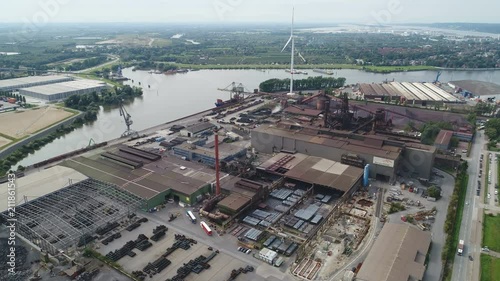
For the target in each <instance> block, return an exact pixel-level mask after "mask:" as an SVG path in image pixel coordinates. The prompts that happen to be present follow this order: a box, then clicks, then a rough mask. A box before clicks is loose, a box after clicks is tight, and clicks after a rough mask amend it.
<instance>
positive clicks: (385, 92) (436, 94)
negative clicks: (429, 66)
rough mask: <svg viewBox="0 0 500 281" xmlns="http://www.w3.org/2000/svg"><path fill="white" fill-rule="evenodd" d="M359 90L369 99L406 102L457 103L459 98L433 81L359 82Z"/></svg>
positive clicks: (423, 103)
mask: <svg viewBox="0 0 500 281" xmlns="http://www.w3.org/2000/svg"><path fill="white" fill-rule="evenodd" d="M359 92H360V93H361V94H362V95H363V96H364V97H365V98H366V99H369V100H379V101H382V100H386V99H390V100H400V101H406V102H407V103H408V104H422V105H425V104H428V103H429V104H433V103H443V102H444V103H457V102H460V99H458V98H456V97H455V96H453V95H452V94H450V93H448V92H446V91H445V90H443V89H441V88H440V87H438V86H436V85H435V84H433V83H410V82H389V83H383V84H375V83H373V84H360V85H359Z"/></svg>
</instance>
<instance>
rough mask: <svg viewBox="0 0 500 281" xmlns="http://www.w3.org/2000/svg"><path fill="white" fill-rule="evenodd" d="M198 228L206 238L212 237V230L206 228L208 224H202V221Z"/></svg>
mask: <svg viewBox="0 0 500 281" xmlns="http://www.w3.org/2000/svg"><path fill="white" fill-rule="evenodd" d="M200 226H201V228H202V229H203V231H205V233H206V234H207V235H208V236H212V229H210V227H209V226H208V224H207V223H206V222H204V221H202V222H200Z"/></svg>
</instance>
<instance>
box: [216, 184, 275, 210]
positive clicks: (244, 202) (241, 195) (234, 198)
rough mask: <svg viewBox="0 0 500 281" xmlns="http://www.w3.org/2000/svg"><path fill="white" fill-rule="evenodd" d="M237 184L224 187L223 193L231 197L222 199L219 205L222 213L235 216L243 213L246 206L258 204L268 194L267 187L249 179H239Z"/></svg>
mask: <svg viewBox="0 0 500 281" xmlns="http://www.w3.org/2000/svg"><path fill="white" fill-rule="evenodd" d="M235 180H237V181H236V182H233V181H230V182H227V184H224V185H222V192H223V193H228V194H229V196H227V197H226V198H224V199H222V200H221V201H220V202H219V203H218V204H217V208H219V209H220V210H221V211H222V212H224V213H226V214H229V215H233V214H236V213H238V212H239V211H241V210H242V209H243V208H245V207H246V206H248V205H250V204H253V203H256V202H258V201H259V200H260V199H262V198H264V197H265V196H266V195H267V193H268V190H267V187H266V186H264V185H263V184H261V183H258V182H255V181H251V180H248V179H238V178H235Z"/></svg>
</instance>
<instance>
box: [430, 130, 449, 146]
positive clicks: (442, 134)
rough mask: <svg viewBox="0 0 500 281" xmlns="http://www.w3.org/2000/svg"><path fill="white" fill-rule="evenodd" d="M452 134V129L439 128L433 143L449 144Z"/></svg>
mask: <svg viewBox="0 0 500 281" xmlns="http://www.w3.org/2000/svg"><path fill="white" fill-rule="evenodd" d="M452 136H453V132H452V131H448V130H441V131H439V134H438V135H437V137H436V140H435V141H434V144H437V145H445V146H448V145H449V144H450V141H451V137H452Z"/></svg>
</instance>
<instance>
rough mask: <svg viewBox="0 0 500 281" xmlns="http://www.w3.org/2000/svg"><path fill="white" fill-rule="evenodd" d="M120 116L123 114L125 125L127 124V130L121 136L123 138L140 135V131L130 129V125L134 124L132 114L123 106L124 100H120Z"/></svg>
mask: <svg viewBox="0 0 500 281" xmlns="http://www.w3.org/2000/svg"><path fill="white" fill-rule="evenodd" d="M120 116H123V120H125V125H126V126H127V130H126V131H125V132H123V134H122V136H121V137H122V138H125V137H129V136H132V137H138V136H139V133H137V132H136V131H134V130H132V129H130V125H132V124H133V122H132V116H130V114H128V112H127V110H126V109H125V107H124V106H123V100H122V101H121V102H120Z"/></svg>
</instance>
